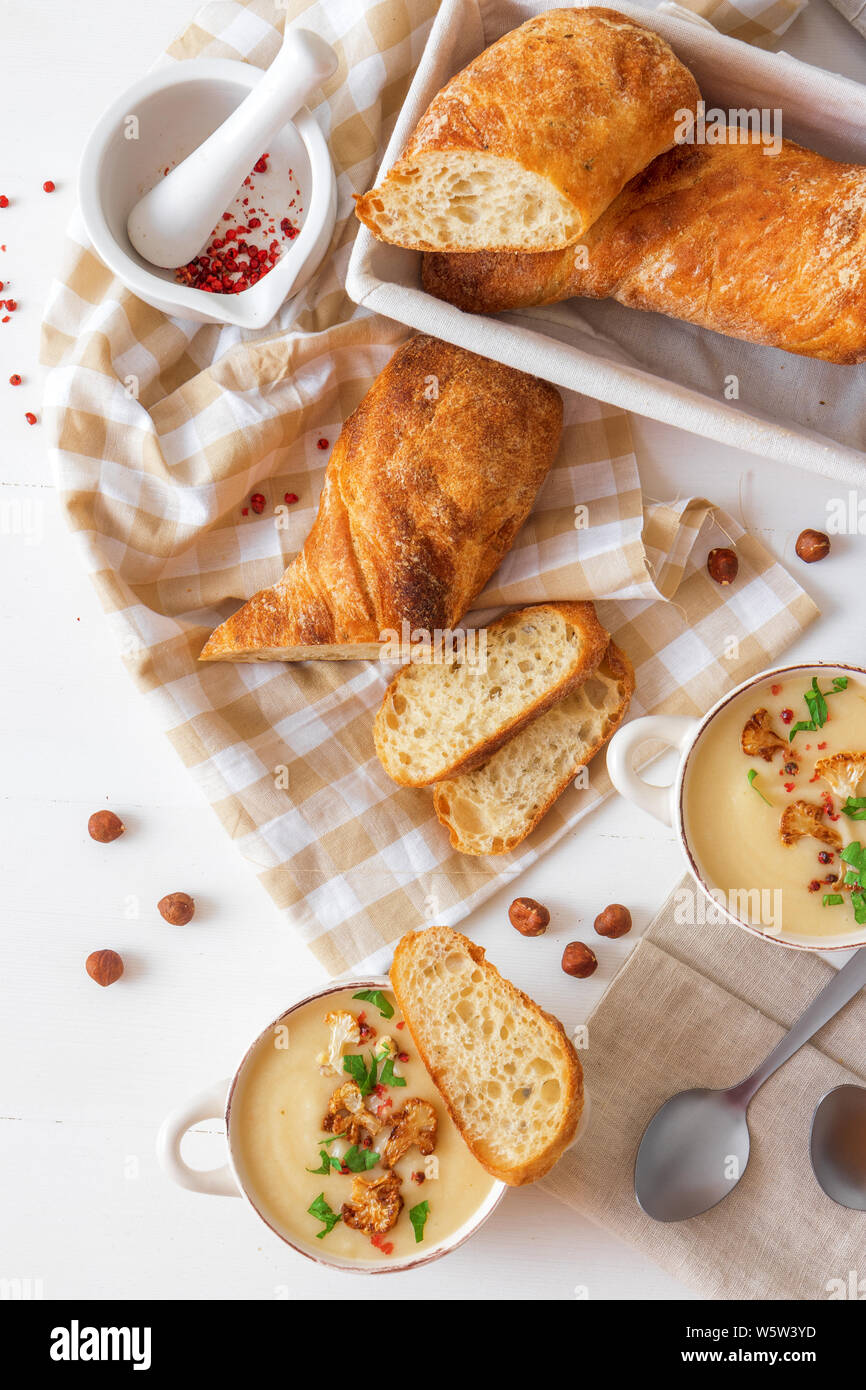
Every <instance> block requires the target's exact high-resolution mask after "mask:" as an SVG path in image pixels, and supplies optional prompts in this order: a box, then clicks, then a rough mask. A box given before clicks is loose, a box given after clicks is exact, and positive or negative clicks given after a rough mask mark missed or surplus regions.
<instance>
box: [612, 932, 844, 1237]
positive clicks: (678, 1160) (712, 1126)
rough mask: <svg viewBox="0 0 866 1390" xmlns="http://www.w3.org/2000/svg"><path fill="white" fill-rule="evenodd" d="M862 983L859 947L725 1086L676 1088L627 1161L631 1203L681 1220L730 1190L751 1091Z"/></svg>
mask: <svg viewBox="0 0 866 1390" xmlns="http://www.w3.org/2000/svg"><path fill="white" fill-rule="evenodd" d="M864 984H866V949H863V950H860V951H858V952H857V954H856V955H855V956H853V957H852V959H851V960H849V961H848V964H847V965H845V966H843V967H842V969H841V970H840V971H839V973H838V974H837V975H836V978H835V979H833V980H831V981H830V983H829V984H828V985H827V986H825V988H824V989H822V990H821V993H820V994H819V995H818V996H817V998H815V999H813V1000H812V1003H811V1004H810V1005H809V1007H808V1008H807V1009H806V1010H805V1011H804V1012H803V1013H802V1014H801V1015H800V1017H799V1019H798V1020H797V1022H796V1023H795V1024H794V1026H793V1028H792V1029H791V1030H790V1032H789V1033H786V1034H785V1036H784V1038H783V1039H782V1041H781V1042H780V1043H779V1044H778V1045H777V1046H776V1047H774V1048H773V1051H772V1052H771V1053H770V1055H769V1057H768V1058H767V1059H766V1061H765V1062H763V1063H762V1064H761V1066H759V1067H758V1068H757V1070H756V1071H753V1072H752V1074H751V1076H748V1077H746V1079H745V1081H741V1082H740V1083H739V1085H737V1086H732V1087H730V1089H728V1090H726V1091H712V1090H695V1091H681V1092H680V1093H679V1095H676V1096H672V1097H671V1099H670V1100H669V1101H666V1102H665V1104H664V1105H663V1106H662V1107H661V1109H660V1110H657V1111H656V1113H655V1115H654V1116H653V1118H652V1119H651V1120H650V1122H649V1124H648V1125H647V1127H646V1129H645V1130H644V1135H643V1138H642V1139H641V1142H640V1148H639V1149H638V1151H637V1158H636V1159H635V1166H634V1190H635V1196H636V1197H637V1200H638V1203H639V1204H640V1206H641V1208H642V1210H643V1211H645V1212H646V1214H647V1216H651V1217H652V1218H653V1219H654V1220H655V1221H684V1220H685V1219H686V1218H687V1217H689V1216H699V1215H700V1214H701V1212H704V1211H709V1209H710V1207H714V1206H715V1205H716V1203H717V1202H721V1200H722V1198H723V1197H727V1195H728V1193H729V1192H731V1191H733V1189H734V1188H735V1187H736V1185H737V1183H738V1182H739V1180H740V1178H741V1177H742V1176H743V1173H744V1172H745V1171H746V1164H747V1163H748V1161H749V1126H748V1122H747V1120H746V1111H747V1110H748V1108H749V1102H750V1101H751V1099H752V1097H753V1095H754V1094H755V1092H756V1091H757V1090H758V1089H759V1087H761V1086H763V1084H764V1082H765V1081H766V1080H767V1079H768V1077H770V1076H772V1075H773V1072H775V1071H777V1070H778V1068H779V1067H781V1066H782V1064H783V1063H784V1062H787V1061H788V1059H789V1057H793V1055H794V1053H795V1052H797V1051H798V1049H799V1048H801V1047H802V1046H803V1044H804V1043H806V1042H808V1041H809V1039H810V1038H811V1037H812V1036H813V1035H814V1034H815V1033H817V1031H818V1029H819V1028H822V1027H823V1026H824V1024H825V1023H826V1022H827V1021H828V1020H829V1019H831V1018H832V1017H833V1015H834V1014H837V1013H838V1012H839V1010H840V1009H841V1008H842V1006H843V1005H844V1004H847V1003H848V1001H849V999H853V998H854V995H855V994H857V993H858V991H859V990H860V989H862V988H863V985H864Z"/></svg>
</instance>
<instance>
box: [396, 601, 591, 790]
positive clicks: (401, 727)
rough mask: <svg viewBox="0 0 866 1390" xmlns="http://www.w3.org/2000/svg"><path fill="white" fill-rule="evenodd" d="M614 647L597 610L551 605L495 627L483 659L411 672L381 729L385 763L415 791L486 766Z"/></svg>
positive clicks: (420, 666)
mask: <svg viewBox="0 0 866 1390" xmlns="http://www.w3.org/2000/svg"><path fill="white" fill-rule="evenodd" d="M609 640H610V637H609V634H608V633H607V632H605V630H604V628H603V627H602V626H601V623H600V622H599V621H598V618H597V617H596V615H595V609H594V608H593V606H592V604H591V603H543V604H537V605H535V606H534V607H532V608H521V609H518V610H516V611H515V612H512V613H506V614H505V616H504V617H502V618H499V619H497V621H496V622H495V623H491V624H490V627H488V628H487V629H486V649H483V648H482V649H481V650H480V651H479V653H478V659H477V660H472V661H470V660H468V659H466V658H465V655H464V657H460V658H456V657H452V658H451V659H450V660H447V661H437V662H433V663H430V664H428V663H420V662H412V663H410V664H409V665H407V666H404V667H403V668H402V670H400V671H398V673H397V675H396V676H395V677H394V679H393V680H392V682H391V684H390V685H389V686H388V689H387V690H386V692H385V696H384V699H383V700H382V704H381V706H380V707H379V711H378V713H377V715H376V720H375V724H374V729H373V738H374V741H375V744H376V752H377V753H378V755H379V759H380V761H381V763H382V766H383V767H384V769H385V771H386V772H387V773H388V776H389V777H392V778H393V779H394V781H395V782H399V783H400V784H401V785H403V786H408V787H423V786H427V785H428V784H429V783H431V782H441V781H442V779H443V778H444V777H453V776H455V775H456V774H457V773H458V772H466V771H468V770H469V769H470V768H473V767H478V766H479V764H480V763H483V762H485V761H486V760H487V759H488V758H489V757H490V756H491V754H493V753H495V751H496V749H497V748H499V747H501V745H502V744H503V743H505V741H506V739H509V738H511V737H512V735H514V734H516V733H517V731H518V729H521V728H523V726H524V725H525V724H528V723H529V722H530V720H532V719H535V718H537V717H538V715H540V714H542V713H543V711H544V710H546V709H548V708H549V707H550V706H551V705H552V704H555V702H556V701H557V700H560V699H562V697H563V696H564V695H566V694H567V693H568V691H569V690H571V689H572V687H573V686H575V685H577V684H579V683H580V682H581V681H583V680H585V679H586V677H587V676H589V675H590V674H591V673H592V672H593V671H594V670H595V669H596V667H597V666H598V664H599V662H600V661H601V659H602V657H603V656H604V653H605V651H606V650H607V645H608V642H609Z"/></svg>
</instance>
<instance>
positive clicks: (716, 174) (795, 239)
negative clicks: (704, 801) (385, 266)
mask: <svg viewBox="0 0 866 1390" xmlns="http://www.w3.org/2000/svg"><path fill="white" fill-rule="evenodd" d="M583 248H585V258H584V253H583ZM422 279H423V284H424V288H425V289H426V290H428V292H429V293H430V294H434V295H436V296H437V297H438V298H441V299H447V300H448V301H449V302H450V303H452V304H456V305H457V306H458V307H459V308H462V309H467V310H469V311H471V312H474V313H498V312H500V311H501V310H504V309H515V308H527V307H529V306H531V305H535V304H550V303H554V302H556V301H558V300H562V299H567V298H569V297H571V296H573V295H585V296H588V297H590V298H594V299H604V298H608V297H611V298H614V299H618V300H619V301H620V303H622V304H627V305H630V306H631V307H632V308H636V309H647V310H654V311H656V312H658V313H662V314H668V315H669V316H671V317H672V318H679V319H685V320H686V321H688V322H689V323H696V324H699V325H700V326H701V327H703V328H710V329H713V330H715V331H716V332H717V333H724V334H727V335H728V337H732V338H741V339H743V340H744V341H746V342H754V343H761V344H763V345H765V346H767V347H777V348H782V349H783V350H784V351H786V352H794V353H799V354H801V355H803V356H806V357H818V358H822V359H824V360H825V361H828V362H836V363H842V364H845V363H847V364H854V363H858V362H863V361H866V167H864V166H862V165H857V164H840V163H837V162H835V161H833V160H830V159H825V158H824V157H823V156H822V155H819V154H815V153H814V151H812V150H806V149H803V148H802V147H801V146H799V145H795V144H793V143H792V142H791V141H790V140H786V141H784V142H783V144H782V149H781V151H780V152H779V154H778V155H775V156H774V155H771V154H765V153H764V147H763V146H762V145H760V144H759V143H755V142H753V143H751V144H743V145H739V144H737V145H735V144H725V145H679V146H677V147H676V148H675V149H672V150H670V151H669V152H668V153H667V154H663V155H661V156H660V157H659V158H658V159H656V160H655V161H654V163H653V164H652V165H650V167H649V168H648V169H646V170H645V171H644V172H643V173H641V174H639V175H638V176H637V177H636V178H634V179H632V181H631V183H630V184H629V185H628V187H627V188H625V189H624V190H623V192H622V193H621V194H620V196H619V197H618V198H617V200H616V202H615V203H614V204H613V205H612V206H611V207H610V208H608V210H607V212H606V213H604V215H603V216H602V217H600V218H599V220H598V221H597V222H596V223H595V225H594V226H593V227H591V228H590V230H589V231H588V232H587V234H586V236H585V237H584V238H583V240H582V242H581V246H580V247H577V248H568V249H566V250H565V251H554V252H550V253H546V254H545V255H543V256H534V255H531V254H527V253H523V254H499V255H496V254H492V253H486V254H484V255H475V254H464V255H461V256H454V255H451V256H445V255H427V256H425V257H424V266H423V271H422Z"/></svg>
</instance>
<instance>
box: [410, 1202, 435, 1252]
mask: <svg viewBox="0 0 866 1390" xmlns="http://www.w3.org/2000/svg"><path fill="white" fill-rule="evenodd" d="M429 1215H430V1203H429V1202H419V1203H418V1205H417V1207H410V1208H409V1220H410V1221H411V1222H412V1229H413V1231H414V1232H415V1244H416V1245H420V1243H421V1241H422V1240H423V1239H424V1227H425V1226H426V1224H427V1217H428V1216H429Z"/></svg>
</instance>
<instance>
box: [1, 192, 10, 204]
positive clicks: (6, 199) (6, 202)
mask: <svg viewBox="0 0 866 1390" xmlns="http://www.w3.org/2000/svg"><path fill="white" fill-rule="evenodd" d="M8 206H9V199H8V198H7V197H6V194H5V193H0V208H8Z"/></svg>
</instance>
